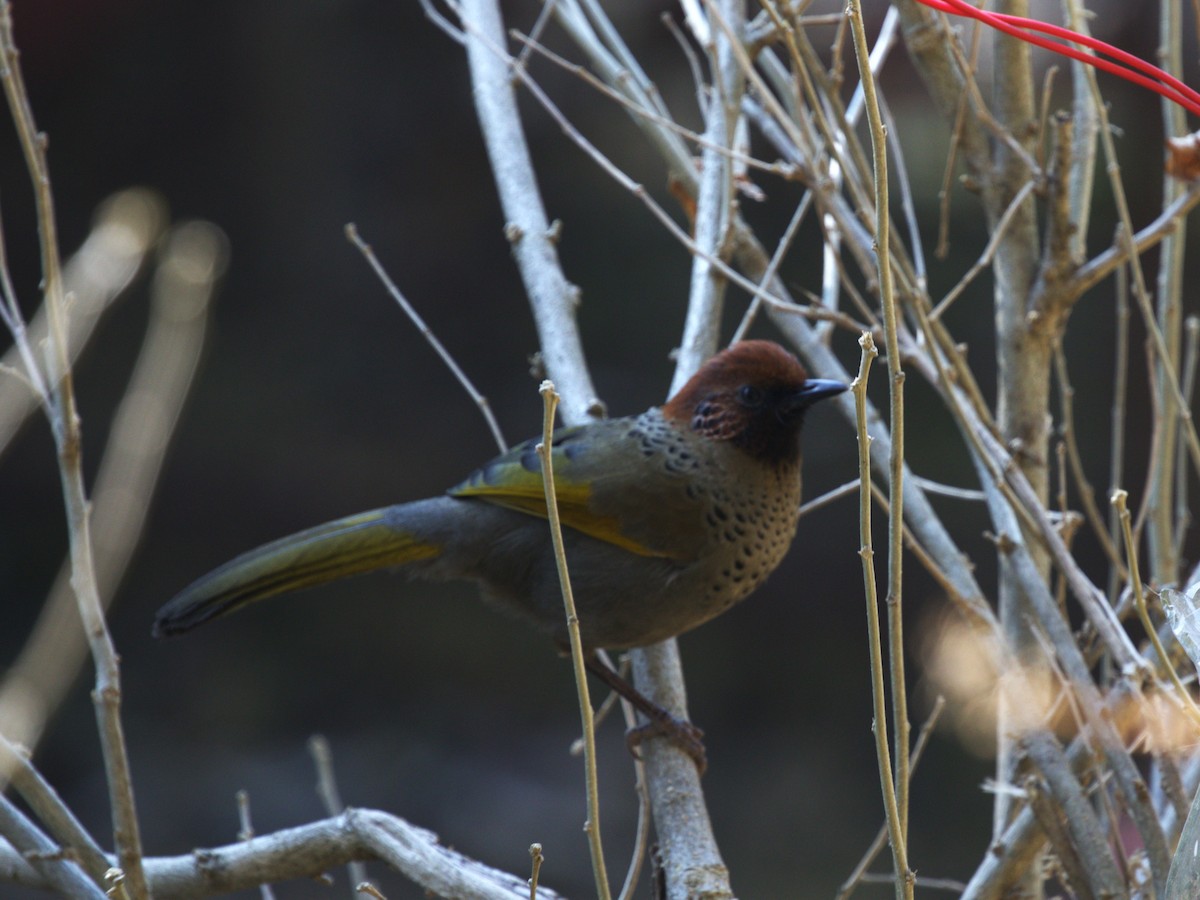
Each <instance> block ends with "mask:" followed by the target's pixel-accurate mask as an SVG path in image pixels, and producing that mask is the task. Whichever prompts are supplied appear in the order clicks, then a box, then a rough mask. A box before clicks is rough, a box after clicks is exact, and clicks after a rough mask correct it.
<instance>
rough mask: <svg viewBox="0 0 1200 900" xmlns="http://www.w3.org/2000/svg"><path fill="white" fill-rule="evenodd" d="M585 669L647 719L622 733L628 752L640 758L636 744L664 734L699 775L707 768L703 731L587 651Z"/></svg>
mask: <svg viewBox="0 0 1200 900" xmlns="http://www.w3.org/2000/svg"><path fill="white" fill-rule="evenodd" d="M586 664H587V667H588V669H589V670H590V671H591V672H592V673H593V674H594V675H596V677H598V678H599V679H600V680H601V681H603V682H604V683H605V684H607V685H608V686H609V687H610V688H612V689H613V690H614V691H616V692H617V693H618V694H620V695H621V696H622V697H624V698H625V699H626V700H628V701H629V702H630V703H632V704H633V705H634V706H635V707H636V708H637V709H638V710H639V711H640V712H641V713H642V715H644V716H645V717H646V719H647V721H646V723H645V724H644V725H639V726H637V727H636V728H631V729H629V731H627V732H625V743H626V745H627V746H628V747H629V752H630V753H632V754H633V755H634V756H636V757H638V758H639V759H640V758H641V757H640V756H639V754H638V752H637V746H638V744H640V743H642V741H644V740H646V739H647V738H652V737H665V738H667V739H668V740H669V741H670V742H671V743H672V744H674V745H675V746H676V747H678V748H679V749H680V750H682V751H683V752H684V753H686V754H687V755H688V756H690V757H691V758H692V761H693V762H695V763H696V768H697V769H698V770H699V772H700V774H701V775H703V774H704V770H705V769H706V768H707V767H708V758H707V756H706V755H705V753H704V740H703V738H704V732H703V731H701V730H700V729H699V728H697V727H696V726H695V725H693V724H692V723H691V722H688V721H687V720H685V719H679V718H676V717H675V716H673V715H671V714H670V713H669V712H667V711H666V710H665V709H663V708H662V707H661V706H659V705H658V704H657V703H655V702H654V701H653V700H651V699H650V698H648V697H646V696H645V695H644V694H642V693H641V692H640V691H639V690H638V689H637V688H635V687H634V686H633V685H632V684H630V683H629V682H628V681H626V680H625V679H624V678H622V677H621V676H620V675H618V674H617V673H616V671H615V670H614V669H613V668H612V667H611V666H609V665H607V664H606V663H605V662H604V661H603V660H601V659H600V658H599V657H598V656H597V655H596V654H594V653H593V654H589V656H588V657H587V659H586Z"/></svg>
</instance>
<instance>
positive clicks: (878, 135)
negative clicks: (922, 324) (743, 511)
mask: <svg viewBox="0 0 1200 900" xmlns="http://www.w3.org/2000/svg"><path fill="white" fill-rule="evenodd" d="M847 17H848V18H849V20H850V31H851V34H852V36H853V41H854V50H855V56H856V57H857V59H858V72H859V79H860V82H861V85H862V91H863V100H864V105H865V107H866V112H867V122H868V125H869V126H870V133H871V151H872V163H873V167H874V183H875V254H876V259H877V260H878V267H879V297H880V303H881V305H882V307H883V323H884V340H885V342H886V345H887V366H888V388H889V398H890V424H891V428H892V446H891V455H890V457H889V476H890V477H889V484H888V503H889V509H888V594H887V607H888V637H889V661H890V664H891V688H892V718H893V726H894V728H895V731H896V736H895V741H896V747H895V758H896V773H895V782H894V786H893V790H894V791H895V794H896V806H897V815H898V818H899V829H900V834H899V835H898V836H894V837H893V852H894V853H897V857H896V878H897V882H896V884H897V891H899V890H900V889H901V886H902V881H903V883H906V884H908V885H909V887H908V890H910V891H911V889H912V887H911V873H910V872H909V871H908V862H907V852H906V850H905V845H906V844H907V839H906V837H905V834H906V833H907V831H908V781H909V739H910V738H909V732H910V725H909V721H908V698H907V690H906V685H905V677H904V625H903V605H902V602H901V598H902V593H901V590H902V562H903V558H904V509H903V505H904V499H903V498H904V492H903V488H904V372H903V370H902V369H901V368H900V342H899V336H898V326H897V312H896V298H895V296H894V294H893V291H892V260H891V252H890V248H891V231H890V219H889V213H888V205H889V204H888V160H887V132H886V129H885V128H884V125H883V115H882V113H881V111H880V107H879V97H878V95H877V93H876V91H875V76H874V74H873V73H872V71H871V63H870V51H869V49H868V47H867V33H866V27H865V26H864V24H863V20H862V8H861V7H860V6H859V5H858V4H857V3H852V4H850V5H849V6H848V7H847ZM897 837H898V838H899V840H897Z"/></svg>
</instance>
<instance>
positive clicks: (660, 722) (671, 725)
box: [625, 710, 708, 775]
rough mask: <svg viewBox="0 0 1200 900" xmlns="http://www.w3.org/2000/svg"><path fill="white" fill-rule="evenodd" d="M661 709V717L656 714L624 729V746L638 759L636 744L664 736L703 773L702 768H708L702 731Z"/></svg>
mask: <svg viewBox="0 0 1200 900" xmlns="http://www.w3.org/2000/svg"><path fill="white" fill-rule="evenodd" d="M661 711H662V713H663V715H662V716H661V717H657V716H656V717H655V718H652V719H651V720H650V721H648V722H645V723H644V724H642V725H638V726H637V727H635V728H630V729H629V730H628V731H626V732H625V746H627V747H628V748H629V752H630V753H632V754H633V755H634V756H637V757H638V758H639V759H640V758H641V756H640V754H639V753H638V746H639V745H640V744H641V743H642V742H643V741H645V740H646V739H647V738H652V737H665V738H666V739H667V740H669V741H670V742H671V743H672V744H674V745H675V746H676V747H678V748H679V749H680V750H682V751H683V752H684V753H686V754H687V755H688V756H690V757H691V758H692V762H694V763H695V764H696V770H697V771H698V772H699V773H700V774H701V775H703V774H704V770H705V769H707V768H708V755H707V754H706V753H705V751H704V732H703V731H702V730H701V729H699V728H697V727H696V726H695V725H693V724H692V723H691V722H688V721H687V720H686V719H677V718H675V717H674V716H672V715H670V714H668V713H667V712H666V710H661Z"/></svg>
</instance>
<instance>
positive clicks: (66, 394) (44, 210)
mask: <svg viewBox="0 0 1200 900" xmlns="http://www.w3.org/2000/svg"><path fill="white" fill-rule="evenodd" d="M0 56H2V57H3V64H2V69H0V81H2V82H3V86H4V93H5V96H6V97H7V99H8V105H9V109H10V111H11V113H12V117H13V121H14V123H15V124H16V128H17V134H18V137H19V138H20V142H21V149H22V151H23V154H24V157H25V165H26V168H27V169H28V171H29V175H30V179H31V181H32V182H33V189H34V199H35V201H36V206H37V221H38V234H39V238H40V242H41V255H42V278H43V293H44V297H45V303H46V310H47V313H48V321H49V324H50V327H49V348H48V353H47V355H46V366H47V370H48V377H47V379H46V381H47V384H48V385H49V387H50V390H51V403H50V413H51V416H50V426H51V431H52V432H53V434H54V440H55V446H56V447H57V450H58V458H59V469H60V474H61V480H62V488H63V497H64V502H65V505H66V508H67V522H68V531H69V536H70V548H71V562H72V583H73V585H74V587H75V593H76V597H77V599H78V601H79V611H80V615H81V616H82V617H83V621H84V628H85V632H86V634H87V636H88V640H89V643H90V646H91V650H92V656H93V659H94V660H95V665H96V681H95V688H94V691H93V694H92V698H93V704H94V706H95V708H96V717H97V721H98V723H99V725H100V741H101V747H102V748H103V753H104V767H105V776H106V782H107V785H108V791H109V801H110V804H111V807H112V809H111V813H112V819H113V837H114V839H115V842H116V847H117V858H118V861H119V863H120V868H121V869H122V871H123V873H124V882H123V883H124V886H125V888H126V889H127V890H128V891H129V894H130V896H131V897H132V900H146V898H148V896H149V892H148V889H147V887H146V877H145V873H144V872H143V870H142V845H141V837H140V835H139V833H138V821H137V812H136V809H135V806H134V800H133V782H132V778H131V776H130V772H129V759H128V755H127V751H126V746H125V736H124V731H123V728H122V725H121V715H120V710H121V678H120V668H119V666H118V663H117V654H116V649H115V648H114V647H113V643H112V637H111V635H110V634H109V631H108V626H107V624H106V623H105V620H104V612H103V608H102V606H101V603H100V594H99V589H98V587H97V584H96V567H95V562H94V554H93V548H92V535H91V529H90V527H89V503H88V498H87V492H86V489H85V487H84V480H83V461H82V452H83V447H82V436H81V433H80V425H79V422H80V420H79V413H78V410H77V409H76V405H75V391H74V384H73V379H72V374H71V364H70V352H69V350H68V348H67V337H66V335H67V327H66V316H67V312H66V298H65V297H64V295H63V282H62V266H61V263H60V260H59V249H58V231H57V226H56V223H55V217H54V201H53V196H52V192H51V188H50V173H49V170H48V168H47V165H46V154H45V149H46V142H45V137H44V135H41V134H40V133H39V132H38V130H37V126H36V125H35V123H34V119H33V111H32V109H31V108H30V105H29V97H28V94H27V93H26V91H25V85H24V80H23V78H22V75H21V70H20V66H19V64H18V51H17V47H16V43H15V41H14V40H13V31H12V17H11V9H10V6H9V4H8V3H7V2H3V3H0Z"/></svg>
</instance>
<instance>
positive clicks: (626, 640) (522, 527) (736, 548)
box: [154, 340, 847, 722]
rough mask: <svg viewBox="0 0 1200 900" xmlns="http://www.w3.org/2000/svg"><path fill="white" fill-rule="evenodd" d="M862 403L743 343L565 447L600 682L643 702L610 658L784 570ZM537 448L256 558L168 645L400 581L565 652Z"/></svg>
mask: <svg viewBox="0 0 1200 900" xmlns="http://www.w3.org/2000/svg"><path fill="white" fill-rule="evenodd" d="M845 390H847V385H845V384H843V383H842V382H840V381H834V380H829V379H821V378H810V377H809V375H808V372H807V371H806V370H805V368H804V367H803V365H801V363H800V362H799V361H798V360H797V359H796V357H795V356H793V355H792V354H791V353H789V352H788V351H787V350H785V349H784V348H783V347H781V346H780V345H779V344H777V343H774V342H772V341H766V340H744V341H739V342H737V343H735V344H733V345H732V346H730V347H728V348H727V349H725V350H723V351H721V352H720V353H717V354H716V355H714V356H712V357H711V358H710V359H709V360H708V361H707V362H705V363H704V364H703V365H702V366H701V367H700V368H699V369H698V370H697V371H696V373H695V374H694V375H693V376H692V377H691V379H690V380H688V381H687V382H686V383H685V384H684V386H683V387H682V388H680V390H679V391H678V392H677V393H676V394H675V395H674V396H673V397H671V398H670V399H669V400H668V401H667V402H666V403H665V404H664V405H662V406H660V407H652V408H650V409H649V410H647V411H646V412H643V413H641V414H640V415H636V416H628V417H623V418H611V419H600V420H596V421H592V422H589V423H587V424H583V425H578V426H572V427H564V428H559V429H557V430H556V431H555V432H554V433H553V437H552V441H551V460H552V466H553V474H554V483H555V489H556V494H557V505H558V510H559V517H560V520H561V522H562V525H563V543H564V547H565V552H566V560H567V568H568V570H569V574H570V579H571V585H572V590H573V593H574V597H575V605H576V609H577V612H578V627H579V633H580V639H581V642H582V644H583V647H584V649H585V651H587V653H588V660H589V668H590V669H591V670H592V671H594V672H596V673H597V674H598V675H600V677H601V678H603V679H604V680H605V681H607V682H608V683H609V684H610V685H611V686H613V687H614V688H616V689H617V690H619V691H621V692H622V693H626V691H625V690H624V688H627V689H628V690H629V691H632V692H633V693H635V694H636V693H637V692H636V691H635V690H634V689H633V688H632V686H630V685H628V684H627V683H625V682H624V680H623V679H620V678H619V676H616V673H615V672H612V671H611V670H608V672H607V673H606V672H604V671H602V670H604V669H607V668H608V667H607V666H602V665H599V664H597V663H596V662H595V659H596V657H595V651H597V650H600V649H608V650H621V649H627V648H632V647H640V646H645V645H648V644H653V643H656V642H658V641H661V640H664V639H666V638H670V637H674V636H676V635H679V634H682V633H684V632H686V631H689V630H691V629H693V628H695V627H697V626H698V625H701V624H702V623H704V622H707V621H708V620H710V619H712V618H714V617H715V616H717V615H719V614H720V613H722V612H724V611H725V610H727V609H729V608H730V607H731V606H733V605H734V604H735V603H737V602H739V601H740V600H742V599H744V598H745V597H746V596H748V595H749V594H750V593H751V592H752V591H753V590H754V589H755V588H756V587H758V586H759V585H760V584H761V583H762V582H763V581H764V580H765V579H766V578H767V576H768V575H770V574H771V572H773V571H774V570H775V568H776V567H777V566H778V565H779V563H780V561H781V560H782V559H783V557H784V555H785V554H786V553H787V551H788V549H789V547H790V545H791V543H792V539H793V537H794V535H795V532H796V526H797V521H798V519H799V510H800V495H801V475H800V464H801V449H800V432H801V426H802V425H803V422H804V419H805V414H806V413H807V411H808V409H809V408H810V407H811V406H812V405H813V404H814V403H817V402H818V401H820V400H823V399H825V398H828V397H833V396H835V395H837V394H840V393H841V392H843V391H845ZM538 443H539V439H531V440H529V441H526V442H524V443H522V444H520V445H518V446H515V447H513V448H512V449H511V450H509V451H508V452H506V453H503V454H502V455H500V456H498V457H496V458H495V459H493V460H492V461H491V462H489V463H487V464H485V465H483V466H482V467H480V468H479V469H477V470H476V471H475V472H474V473H472V474H471V475H470V476H469V477H468V478H467V479H466V480H465V481H463V482H461V483H460V484H458V485H456V486H454V487H451V488H450V489H449V490H448V491H447V492H446V493H445V494H443V495H441V496H437V497H432V498H429V499H424V500H416V501H412V502H407V503H400V504H396V505H393V506H386V507H382V508H380V509H375V510H372V511H369V512H364V513H359V514H357V515H351V516H348V517H346V518H341V519H337V520H336V521H333V522H328V523H326V524H323V525H318V526H316V527H315V528H310V529H308V530H305V531H301V532H298V533H296V534H293V535H290V536H288V537H284V538H281V539H279V540H276V541H273V542H271V543H268V544H265V545H263V546H261V547H258V548H257V549H253V550H250V551H248V552H246V553H244V554H242V555H241V556H238V557H236V558H234V559H232V560H230V561H229V562H227V563H225V564H224V565H222V566H220V567H218V568H217V569H215V570H213V571H212V572H210V573H208V574H207V575H204V576H202V577H201V578H199V579H197V580H196V581H194V582H193V583H192V584H190V585H189V586H187V587H186V588H184V589H183V590H182V591H181V592H180V593H179V594H177V595H176V596H175V597H174V598H173V599H171V600H170V601H169V602H167V603H166V605H164V606H163V607H162V609H161V610H160V611H159V612H158V614H157V617H156V619H155V622H154V634H155V635H156V636H159V637H163V636H168V635H175V634H179V633H182V632H185V631H188V630H190V629H192V628H194V627H196V626H198V625H200V624H202V623H204V622H207V621H209V620H210V619H214V618H217V617H220V616H224V615H226V614H228V613H231V612H233V611H235V610H237V609H240V608H242V607H244V606H246V605H247V604H250V603H252V602H255V601H257V600H261V599H264V598H267V597H271V596H274V595H277V594H284V593H290V592H293V591H298V590H300V589H303V588H311V587H316V586H318V585H322V584H326V583H328V582H331V581H336V580H339V579H342V578H346V577H349V576H352V575H356V574H360V573H365V572H372V571H375V570H378V569H387V568H400V569H402V570H403V571H404V572H405V573H407V574H408V575H410V576H411V577H416V578H422V579H430V580H448V579H466V580H469V581H474V582H477V583H478V585H479V586H480V588H481V593H482V595H483V597H484V599H485V600H486V601H489V602H491V603H492V604H494V605H497V606H499V607H501V608H502V609H506V610H508V611H510V612H512V613H515V614H516V615H517V616H519V617H520V618H523V619H525V620H527V621H528V622H530V623H531V624H532V625H534V626H535V627H536V628H538V629H540V630H541V631H544V632H546V633H548V634H549V635H550V637H551V638H552V639H553V640H554V641H555V643H556V644H558V646H559V647H560V648H564V647H566V646H568V642H569V636H568V631H567V619H566V615H565V614H564V611H563V601H562V592H561V586H560V583H559V575H558V569H557V566H556V563H555V558H554V551H553V546H552V541H551V536H550V531H549V527H548V525H547V523H546V521H545V519H546V518H547V510H546V500H545V494H544V487H543V482H542V469H541V461H540V458H539V456H538V453H537V447H538ZM609 676H611V677H609ZM613 679H615V681H614V680H613ZM622 685H623V687H622ZM626 696H630V695H629V694H628V693H626ZM639 697H640V695H639ZM631 699H633V698H632V697H631ZM640 701H641V702H639V701H638V700H635V701H634V702H635V703H636V704H637V705H638V706H639V707H640V708H642V709H643V711H645V712H647V713H648V714H649V715H650V716H651V718H652V719H654V720H657V721H659V722H663V721H665V720H664V716H665V713H663V711H662V710H658V709H657V708H655V709H654V710H651V709H648V708H647V704H649V705H650V706H651V707H653V706H654V705H653V704H650V702H649V701H648V700H646V699H645V698H644V697H641V698H640ZM666 718H667V719H669V718H670V717H666Z"/></svg>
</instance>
